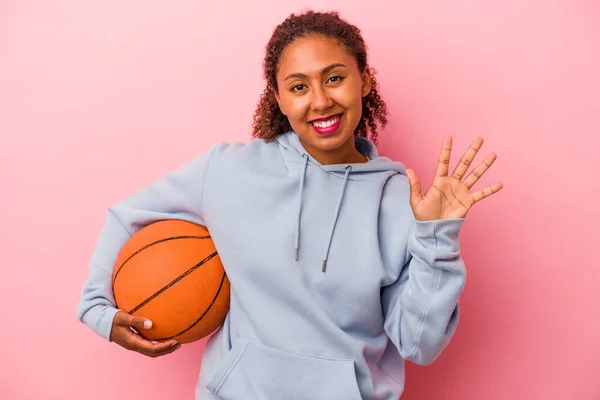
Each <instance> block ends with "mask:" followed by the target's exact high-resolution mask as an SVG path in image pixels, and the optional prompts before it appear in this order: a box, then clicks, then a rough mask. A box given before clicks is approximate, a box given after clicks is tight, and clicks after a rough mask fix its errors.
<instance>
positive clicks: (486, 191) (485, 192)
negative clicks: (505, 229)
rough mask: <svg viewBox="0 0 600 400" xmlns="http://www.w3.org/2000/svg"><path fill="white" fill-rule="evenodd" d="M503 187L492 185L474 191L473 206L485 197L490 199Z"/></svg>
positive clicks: (496, 184) (500, 184)
mask: <svg viewBox="0 0 600 400" xmlns="http://www.w3.org/2000/svg"><path fill="white" fill-rule="evenodd" d="M503 187H504V185H503V184H502V183H494V184H493V185H490V186H488V187H485V188H483V189H480V190H478V191H476V192H475V193H473V204H475V203H477V202H478V201H481V200H483V199H485V198H486V197H490V196H491V195H493V194H494V193H497V192H499V191H500V189H502V188H503Z"/></svg>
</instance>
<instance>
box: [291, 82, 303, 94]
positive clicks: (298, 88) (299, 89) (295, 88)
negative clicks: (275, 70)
mask: <svg viewBox="0 0 600 400" xmlns="http://www.w3.org/2000/svg"><path fill="white" fill-rule="evenodd" d="M305 87H306V86H305V85H303V84H301V83H300V84H298V85H295V86H292V88H291V90H292V92H300V91H302V90H303V89H304V88H305Z"/></svg>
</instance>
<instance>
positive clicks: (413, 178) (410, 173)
mask: <svg viewBox="0 0 600 400" xmlns="http://www.w3.org/2000/svg"><path fill="white" fill-rule="evenodd" d="M406 176H407V177H408V182H409V184H410V201H411V203H416V202H417V201H418V200H420V199H421V196H422V193H421V179H419V175H417V173H416V172H415V171H414V170H412V169H407V170H406Z"/></svg>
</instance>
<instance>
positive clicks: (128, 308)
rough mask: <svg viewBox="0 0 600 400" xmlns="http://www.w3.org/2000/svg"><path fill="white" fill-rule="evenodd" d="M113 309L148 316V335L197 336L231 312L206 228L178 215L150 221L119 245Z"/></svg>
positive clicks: (220, 267)
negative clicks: (180, 218) (175, 218)
mask: <svg viewBox="0 0 600 400" xmlns="http://www.w3.org/2000/svg"><path fill="white" fill-rule="evenodd" d="M113 293H114V297H115V300H116V302H117V308H119V309H121V310H123V311H125V312H127V313H129V314H131V315H134V316H141V317H144V318H148V319H149V320H151V321H152V322H153V325H152V328H151V329H147V330H144V332H139V333H140V335H142V336H143V337H144V338H146V339H148V340H155V341H163V340H169V339H175V340H177V341H178V342H179V343H182V344H183V343H189V342H193V341H196V340H199V339H201V338H203V337H206V336H208V335H210V334H211V333H212V332H214V331H215V330H216V329H217V328H218V327H219V326H220V325H221V324H222V323H223V321H224V320H225V316H226V315H227V312H228V311H229V280H228V278H227V275H226V274H225V270H224V269H223V265H222V263H221V259H220V258H219V255H218V254H217V251H216V249H215V245H214V243H213V241H212V239H211V237H210V234H209V232H208V230H207V229H206V228H205V227H203V226H201V225H198V224H195V223H191V222H187V221H181V220H163V221H158V222H154V223H152V224H150V225H147V226H145V227H144V228H142V229H140V230H139V231H137V232H136V233H135V234H134V235H132V237H131V238H130V239H129V240H128V241H127V243H126V244H125V245H124V246H123V248H122V249H121V251H120V252H119V255H118V257H117V261H116V263H115V267H114V271H113Z"/></svg>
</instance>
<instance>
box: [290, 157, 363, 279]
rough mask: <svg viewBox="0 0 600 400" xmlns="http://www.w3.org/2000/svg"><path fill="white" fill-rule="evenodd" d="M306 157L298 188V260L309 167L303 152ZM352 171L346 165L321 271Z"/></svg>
mask: <svg viewBox="0 0 600 400" xmlns="http://www.w3.org/2000/svg"><path fill="white" fill-rule="evenodd" d="M302 157H303V158H304V166H303V168H302V174H301V175H300V188H299V190H298V218H297V220H296V235H295V240H294V258H295V260H296V261H298V256H299V252H300V221H301V215H302V192H303V191H304V181H305V178H306V169H307V167H308V155H307V154H303V155H302ZM350 171H352V166H351V165H347V166H346V174H345V175H344V182H343V184H342V190H341V191H340V197H339V198H338V202H337V206H336V208H335V215H334V217H333V221H332V223H331V228H330V230H329V238H328V239H327V247H326V248H325V254H324V256H323V263H322V265H321V271H322V272H325V268H326V267H327V259H328V258H329V249H330V248H331V241H332V240H333V233H334V231H335V226H336V224H337V221H338V217H339V215H340V209H341V208H342V202H343V200H344V193H345V192H346V185H347V184H348V176H349V175H350Z"/></svg>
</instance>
